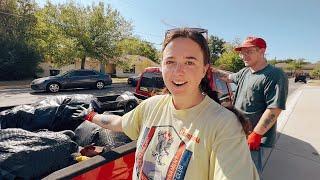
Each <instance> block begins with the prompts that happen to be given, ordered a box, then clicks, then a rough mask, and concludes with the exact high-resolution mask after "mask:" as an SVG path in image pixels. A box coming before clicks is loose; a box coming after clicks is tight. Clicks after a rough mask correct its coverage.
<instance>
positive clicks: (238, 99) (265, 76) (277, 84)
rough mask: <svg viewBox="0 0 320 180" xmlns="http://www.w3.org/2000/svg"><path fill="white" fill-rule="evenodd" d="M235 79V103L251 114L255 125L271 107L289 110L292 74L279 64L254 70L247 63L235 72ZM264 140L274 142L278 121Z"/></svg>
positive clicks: (250, 117) (243, 111)
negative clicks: (288, 97) (290, 78)
mask: <svg viewBox="0 0 320 180" xmlns="http://www.w3.org/2000/svg"><path fill="white" fill-rule="evenodd" d="M231 80H232V81H233V82H234V83H235V84H237V85H238V87H237V90H236V92H235V101H234V106H235V108H236V109H238V110H240V111H241V112H242V113H243V114H244V115H245V116H246V117H248V118H249V120H250V121H251V123H252V125H253V127H255V126H256V125H257V123H258V121H259V120H260V118H261V116H262V114H263V113H264V111H265V110H266V109H267V108H280V109H282V110H285V107H286V100H287V95H288V78H287V76H286V74H285V73H284V72H283V71H282V70H281V69H279V68H276V67H273V66H271V65H269V64H268V65H267V66H266V67H265V68H263V69H262V70H259V71H256V72H253V73H252V72H251V70H250V68H248V67H246V68H243V69H241V70H240V71H239V72H237V73H234V74H232V75H231ZM264 137H266V138H264V139H263V141H262V144H263V145H264V146H266V147H271V146H273V145H274V141H275V137H276V124H275V125H274V126H273V127H272V128H271V129H270V130H269V131H268V132H267V133H266V134H265V135H264Z"/></svg>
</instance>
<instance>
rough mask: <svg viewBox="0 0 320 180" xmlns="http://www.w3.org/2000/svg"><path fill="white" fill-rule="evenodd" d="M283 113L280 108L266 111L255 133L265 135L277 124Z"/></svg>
mask: <svg viewBox="0 0 320 180" xmlns="http://www.w3.org/2000/svg"><path fill="white" fill-rule="evenodd" d="M281 111H282V110H281V109H279V108H272V109H266V110H265V111H264V113H263V114H262V116H261V118H260V120H259V122H258V124H257V125H256V127H255V128H254V130H253V131H254V132H256V133H257V134H260V135H264V134H265V133H266V132H267V131H268V130H269V129H270V128H271V127H272V126H273V125H274V124H275V123H276V121H277V118H278V116H279V114H280V113H281Z"/></svg>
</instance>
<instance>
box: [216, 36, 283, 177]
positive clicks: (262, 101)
mask: <svg viewBox="0 0 320 180" xmlns="http://www.w3.org/2000/svg"><path fill="white" fill-rule="evenodd" d="M266 48H267V44H266V42H265V40H264V39H262V38H259V37H247V38H246V39H245V41H244V42H243V43H242V44H241V45H240V46H238V47H236V48H235V51H237V52H238V53H239V55H240V57H241V58H242V59H243V62H244V64H245V66H246V67H245V68H243V69H241V70H240V71H239V72H237V73H234V74H227V73H226V72H224V71H219V70H217V69H213V71H216V72H218V74H219V75H220V78H221V79H222V80H225V81H227V82H233V83H235V84H237V85H238V86H237V90H236V92H235V101H234V106H235V108H236V109H238V110H239V111H240V112H242V113H243V114H244V115H245V116H246V117H247V118H248V119H249V120H250V122H251V123H252V125H253V130H252V133H251V134H250V135H249V136H248V145H249V148H250V150H251V157H252V159H253V161H254V163H255V165H256V167H257V170H258V172H259V174H260V176H261V173H262V169H263V165H262V156H263V149H264V148H271V147H273V145H274V142H275V137H276V120H277V118H278V116H279V114H280V112H281V111H282V110H284V109H285V104H286V99H287V94H288V78H287V76H286V75H285V73H284V72H283V71H282V70H281V69H278V68H276V67H273V66H271V65H269V64H268V63H267V60H266V59H265V52H266Z"/></svg>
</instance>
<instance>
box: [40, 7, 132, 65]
mask: <svg viewBox="0 0 320 180" xmlns="http://www.w3.org/2000/svg"><path fill="white" fill-rule="evenodd" d="M39 19H40V20H42V22H43V23H42V24H44V26H40V27H39V31H40V32H46V33H47V35H46V37H43V36H42V37H41V38H39V41H43V42H44V43H43V45H44V47H47V48H48V49H50V50H49V51H44V52H45V53H46V55H47V56H48V57H51V59H52V61H53V62H55V63H57V64H60V65H63V64H71V63H73V62H74V61H76V59H81V68H82V69H83V68H84V65H85V60H86V58H87V57H90V58H92V59H97V60H99V61H100V62H101V63H107V62H108V61H109V60H111V59H113V58H115V57H116V56H119V54H120V52H119V48H118V42H119V41H120V40H121V39H123V38H125V37H128V36H129V35H130V34H131V24H130V23H129V22H127V21H125V20H124V18H123V17H122V16H120V14H119V12H118V11H116V10H113V9H112V8H111V6H107V7H105V6H104V3H102V2H100V3H99V4H98V5H97V6H95V5H92V6H91V7H86V8H84V7H81V6H77V5H75V4H74V3H73V2H70V3H68V4H62V5H52V4H51V3H48V4H47V5H46V6H45V7H44V8H43V9H42V12H41V13H39ZM46 33H45V34H46ZM49 46H50V47H49ZM42 49H45V48H42Z"/></svg>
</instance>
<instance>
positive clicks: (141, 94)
mask: <svg viewBox="0 0 320 180" xmlns="http://www.w3.org/2000/svg"><path fill="white" fill-rule="evenodd" d="M210 79H211V83H210V84H211V88H212V90H214V91H217V92H218V98H219V99H220V101H221V103H222V105H224V106H227V105H231V104H232V102H233V93H234V91H235V90H236V85H235V84H234V83H226V82H224V81H222V80H221V79H219V78H218V76H217V75H216V74H215V73H212V74H211V77H210ZM164 86H165V85H164V82H163V79H162V74H161V71H160V68H159V67H149V68H146V69H145V70H144V72H143V73H142V74H141V75H140V79H139V81H138V84H137V86H136V90H135V93H134V95H135V96H136V97H138V98H139V99H146V98H148V97H150V96H153V95H155V94H158V93H160V94H161V92H162V89H163V88H164Z"/></svg>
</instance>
